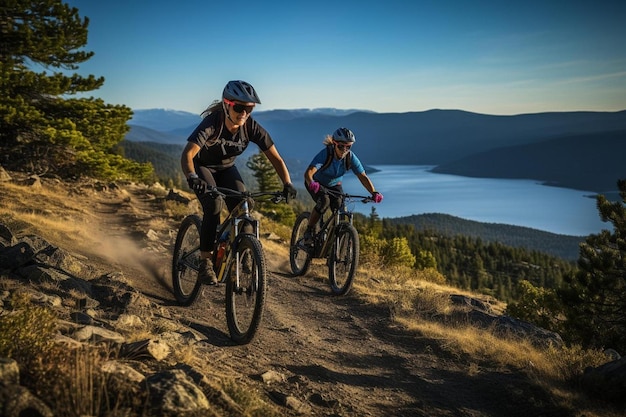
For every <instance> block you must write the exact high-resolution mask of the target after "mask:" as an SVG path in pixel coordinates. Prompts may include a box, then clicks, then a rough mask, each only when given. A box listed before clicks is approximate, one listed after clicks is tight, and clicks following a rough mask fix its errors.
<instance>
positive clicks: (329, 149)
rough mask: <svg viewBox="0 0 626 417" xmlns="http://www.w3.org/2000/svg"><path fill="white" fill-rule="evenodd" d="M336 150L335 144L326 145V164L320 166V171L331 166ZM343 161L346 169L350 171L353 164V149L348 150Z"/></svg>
mask: <svg viewBox="0 0 626 417" xmlns="http://www.w3.org/2000/svg"><path fill="white" fill-rule="evenodd" d="M334 151H335V150H334V146H333V145H326V160H325V161H324V164H323V165H322V166H321V167H320V169H319V170H320V171H323V170H325V169H326V168H328V167H329V166H330V163H331V162H332V161H333V158H334V156H335V155H334ZM343 163H344V164H345V166H346V171H350V167H351V165H352V151H348V154H347V155H346V156H345V157H344V158H343Z"/></svg>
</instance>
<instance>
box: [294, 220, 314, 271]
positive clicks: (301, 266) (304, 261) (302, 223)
mask: <svg viewBox="0 0 626 417" xmlns="http://www.w3.org/2000/svg"><path fill="white" fill-rule="evenodd" d="M310 215H311V213H309V212H308V211H305V212H303V213H300V215H298V217H297V218H296V222H295V223H294V225H293V230H292V232H291V242H290V245H289V264H290V265H291V273H292V274H293V276H296V277H297V276H302V275H304V274H306V273H307V271H308V270H309V266H310V265H311V254H310V253H309V250H307V249H305V248H303V247H301V246H299V245H301V244H302V240H303V239H304V232H305V231H306V228H307V226H308V225H309V216H310Z"/></svg>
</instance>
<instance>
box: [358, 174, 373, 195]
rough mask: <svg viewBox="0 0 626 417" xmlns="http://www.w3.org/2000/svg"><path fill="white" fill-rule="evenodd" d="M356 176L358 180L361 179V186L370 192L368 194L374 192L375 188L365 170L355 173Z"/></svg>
mask: <svg viewBox="0 0 626 417" xmlns="http://www.w3.org/2000/svg"><path fill="white" fill-rule="evenodd" d="M357 178H358V179H359V181H361V184H363V187H365V189H366V190H367V191H369V192H370V194H374V192H375V191H376V188H374V184H373V183H372V180H370V177H368V176H367V174H366V173H365V172H363V173H362V174H359V175H357Z"/></svg>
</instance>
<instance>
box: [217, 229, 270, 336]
mask: <svg viewBox="0 0 626 417" xmlns="http://www.w3.org/2000/svg"><path fill="white" fill-rule="evenodd" d="M227 268H228V269H227V274H228V275H227V276H226V322H227V324H228V330H229V332H230V337H231V339H232V340H233V341H235V342H237V343H239V344H245V343H249V342H250V341H251V340H252V338H253V337H254V335H255V334H256V332H257V330H258V328H259V324H260V323H261V318H262V316H263V307H264V304H265V294H266V291H267V270H266V264H265V255H264V253H263V248H262V246H261V243H260V242H259V240H258V239H257V238H256V237H255V236H253V235H248V234H243V235H240V238H239V239H238V241H237V243H236V248H235V252H234V253H233V254H232V257H231V261H230V264H229V265H228V266H227Z"/></svg>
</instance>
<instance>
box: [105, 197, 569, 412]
mask: <svg viewBox="0 0 626 417" xmlns="http://www.w3.org/2000/svg"><path fill="white" fill-rule="evenodd" d="M129 192H130V194H128V195H126V196H124V195H122V196H121V197H120V198H118V199H106V200H104V199H103V200H102V201H100V202H98V204H97V205H96V207H95V210H96V211H97V213H98V214H97V216H98V217H99V219H100V226H99V229H100V231H101V233H103V235H106V236H108V238H105V239H109V240H110V241H111V242H117V243H115V244H113V245H110V246H111V247H112V248H116V250H117V253H118V254H121V253H124V254H126V256H121V255H120V256H118V257H113V258H112V259H116V260H117V262H115V263H114V264H110V265H109V267H116V268H120V270H122V271H123V273H124V275H125V276H126V277H127V278H128V279H129V280H130V281H131V283H132V285H133V286H134V287H135V288H136V289H137V290H138V291H140V292H142V293H144V294H145V295H147V296H149V297H150V298H151V299H153V300H154V301H155V303H157V304H160V305H162V306H165V307H167V308H168V309H170V311H171V314H172V315H173V316H178V317H180V318H181V319H182V320H184V321H186V322H187V323H188V324H190V325H191V327H193V328H194V329H195V330H197V331H198V332H200V333H201V334H203V335H204V336H205V337H206V340H204V341H202V342H200V344H199V348H198V352H199V353H200V354H202V355H206V356H204V358H205V360H206V361H208V362H211V363H212V364H213V366H214V367H215V368H216V369H217V370H223V371H228V372H229V373H232V374H233V375H240V379H241V380H242V381H243V382H245V383H246V384H251V385H252V386H254V387H256V389H258V390H259V391H262V392H263V391H264V392H266V393H267V395H268V396H269V397H270V398H272V399H273V400H274V401H276V402H278V403H280V402H282V401H284V400H285V398H286V397H287V396H292V397H295V398H296V399H297V400H299V401H300V402H301V404H300V405H301V407H302V408H300V409H299V410H293V409H290V408H288V407H285V415H299V414H300V415H312V416H429V417H443V416H468V417H469V416H471V417H483V416H548V415H550V416H569V415H573V414H571V413H567V412H565V411H563V410H560V409H558V408H555V407H553V406H551V405H550V404H551V401H550V399H549V396H548V394H547V393H546V392H545V391H543V390H542V389H540V388H539V386H538V385H535V384H533V382H532V381H529V380H528V379H526V378H525V377H523V376H522V374H521V373H516V372H513V371H511V370H506V369H499V368H497V367H494V366H492V365H491V364H486V363H480V364H476V363H473V362H472V361H471V358H459V357H451V355H450V354H449V353H447V352H448V351H447V350H444V349H441V348H440V344H439V343H440V342H439V341H437V340H432V339H426V338H423V337H421V336H420V335H419V334H415V333H410V332H407V331H406V330H404V329H402V328H400V327H398V326H397V325H394V323H393V321H392V320H391V314H390V311H389V310H388V309H387V308H383V307H377V306H374V305H371V304H367V303H365V302H363V301H362V300H360V299H359V297H358V292H357V291H356V290H353V291H352V292H351V293H350V294H349V295H347V296H344V297H336V296H333V295H331V293H330V289H329V287H328V284H327V282H326V280H325V273H326V271H325V268H324V265H323V263H321V261H315V262H314V263H315V265H313V270H312V271H311V272H309V273H308V274H307V275H306V276H305V277H300V278H292V277H291V276H290V274H289V265H288V249H287V246H286V244H284V243H277V242H275V241H267V240H263V242H262V243H263V246H264V249H265V252H266V256H267V262H268V267H269V268H268V269H269V271H270V276H269V289H268V298H267V303H266V308H265V314H264V318H263V321H262V323H261V328H260V331H259V333H258V335H257V337H256V338H255V339H254V340H253V342H252V343H250V344H248V345H245V346H237V345H234V344H233V343H232V342H231V341H230V339H229V337H228V330H227V327H226V319H225V316H224V288H223V287H217V288H216V287H206V288H204V289H203V290H202V293H201V295H200V297H199V298H198V299H197V300H196V302H195V303H194V304H193V305H192V306H190V307H180V306H177V305H176V302H175V299H174V296H173V294H172V290H171V283H170V278H169V273H170V272H169V262H170V259H171V258H170V257H171V243H172V242H173V239H174V235H173V234H174V233H175V229H176V227H177V226H178V224H177V223H175V222H167V221H165V220H163V221H160V220H159V219H158V217H159V213H158V211H155V199H154V198H152V197H150V196H148V195H146V194H145V192H143V191H141V190H140V189H137V190H133V189H132V188H131V189H130V191H129ZM155 225H159V226H160V229H158V230H156V229H154V227H155ZM148 228H152V229H153V231H154V232H155V233H156V234H158V236H159V239H158V240H157V243H156V244H151V245H150V244H149V245H147V246H146V245H145V244H139V245H138V246H142V245H143V246H144V247H143V248H141V249H137V251H135V250H134V249H133V250H131V249H130V248H131V245H129V244H127V243H128V242H130V241H134V242H145V241H146V240H148V239H147V238H146V233H145V231H146V230H147V229H148ZM121 241H125V242H126V243H125V244H123V245H120V244H119V242H121ZM153 243H154V242H153ZM159 245H161V246H159ZM107 250H111V248H109V249H107ZM128 255H130V256H128ZM130 259H133V260H135V261H136V260H137V259H140V260H141V262H139V263H138V262H130V261H129V260H130ZM357 279H359V278H358V276H357ZM470 368H471V369H470ZM267 371H274V372H276V373H277V374H279V375H280V378H279V379H278V380H276V381H275V382H272V383H270V384H266V383H264V382H263V381H262V380H261V375H262V374H264V373H265V372H267Z"/></svg>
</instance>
